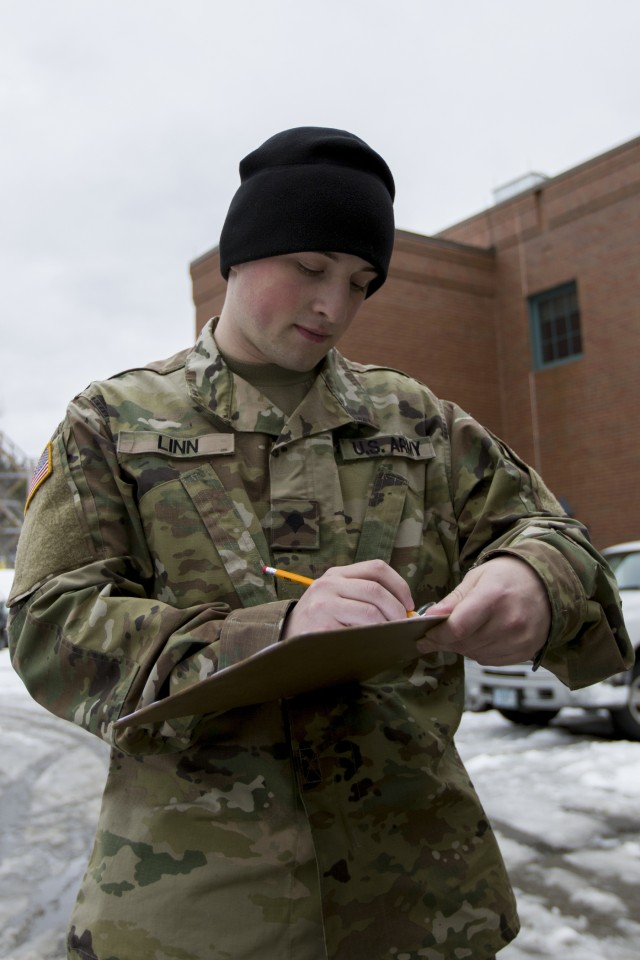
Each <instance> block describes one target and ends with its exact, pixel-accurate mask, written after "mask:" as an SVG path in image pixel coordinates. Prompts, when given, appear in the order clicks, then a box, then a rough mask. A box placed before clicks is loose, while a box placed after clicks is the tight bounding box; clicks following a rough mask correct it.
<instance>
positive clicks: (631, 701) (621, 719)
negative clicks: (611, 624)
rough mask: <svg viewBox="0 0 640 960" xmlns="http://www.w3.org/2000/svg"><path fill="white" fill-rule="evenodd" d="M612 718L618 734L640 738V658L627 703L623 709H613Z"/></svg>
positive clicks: (634, 738) (633, 738)
mask: <svg viewBox="0 0 640 960" xmlns="http://www.w3.org/2000/svg"><path fill="white" fill-rule="evenodd" d="M611 720H612V721H613V728H614V730H615V731H616V733H617V734H620V736H623V737H626V738H627V739H628V740H640V660H636V664H635V666H634V667H633V671H632V674H631V683H630V684H629V687H628V688H627V703H626V705H625V706H624V707H623V708H622V710H612V711H611Z"/></svg>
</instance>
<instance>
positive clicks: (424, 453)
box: [340, 435, 435, 460]
mask: <svg viewBox="0 0 640 960" xmlns="http://www.w3.org/2000/svg"><path fill="white" fill-rule="evenodd" d="M340 451H341V453H342V456H343V457H344V459H345V460H360V459H363V460H365V459H367V458H368V457H408V458H409V459H410V460H430V459H431V458H432V457H434V456H435V452H434V449H433V444H432V443H431V440H411V439H410V438H409V437H402V436H397V435H396V436H379V437H358V438H355V437H354V438H352V439H348V440H341V441H340Z"/></svg>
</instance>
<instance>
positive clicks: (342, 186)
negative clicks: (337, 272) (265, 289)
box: [219, 127, 395, 296]
mask: <svg viewBox="0 0 640 960" xmlns="http://www.w3.org/2000/svg"><path fill="white" fill-rule="evenodd" d="M240 181H241V183H240V187H239V188H238V191H237V193H236V194H235V196H234V198H233V200H232V201H231V206H230V207H229V212H228V213H227V217H226V220H225V222H224V225H223V227H222V233H221V235H220V245H219V249H220V271H221V273H222V276H223V277H224V278H225V280H226V279H227V277H228V276H229V270H230V268H231V267H233V266H235V264H237V263H246V262H247V261H248V260H261V259H262V258H263V257H274V256H278V255H279V254H283V253H299V252H302V251H304V250H313V251H320V252H326V253H332V252H333V253H348V254H351V255H353V256H356V257H361V258H362V259H363V260H366V261H367V262H368V263H370V264H371V265H372V266H373V267H375V269H376V271H377V276H376V277H374V279H373V280H372V281H371V283H370V284H369V286H368V289H367V296H371V294H372V293H375V291H376V290H377V289H378V288H379V287H381V286H382V284H383V283H384V281H385V280H386V278H387V271H388V269H389V261H390V259H391V251H392V249H393V241H394V219H393V199H394V196H395V185H394V182H393V177H392V175H391V171H390V170H389V167H388V166H387V164H386V163H385V161H384V160H383V159H382V157H381V156H380V155H379V154H377V153H376V152H375V150H372V149H371V147H370V146H368V144H366V143H365V142H364V140H360V138H359V137H356V136H354V134H352V133H348V132H347V131H346V130H334V129H332V128H330V127H295V128H294V129H292V130H284V131H283V132H282V133H277V134H275V136H273V137H270V138H269V140H266V141H265V143H263V144H262V146H260V147H258V148H257V150H254V151H253V152H252V153H250V154H248V155H247V156H246V157H245V158H244V160H241V161H240Z"/></svg>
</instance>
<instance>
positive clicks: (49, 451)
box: [24, 441, 53, 513]
mask: <svg viewBox="0 0 640 960" xmlns="http://www.w3.org/2000/svg"><path fill="white" fill-rule="evenodd" d="M52 459H53V448H52V446H51V441H49V443H48V444H47V445H46V447H45V448H44V450H43V451H42V454H41V456H40V459H39V460H38V462H37V463H36V465H35V469H34V471H33V476H32V477H31V480H30V481H29V486H28V487H27V502H26V503H25V505H24V512H25V513H26V512H27V508H28V507H29V504H30V503H31V501H32V500H33V497H34V494H35V492H36V490H37V489H38V488H39V487H41V486H42V484H43V483H44V482H45V480H46V479H47V477H50V476H51V474H52V473H53V463H52Z"/></svg>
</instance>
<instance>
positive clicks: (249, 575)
mask: <svg viewBox="0 0 640 960" xmlns="http://www.w3.org/2000/svg"><path fill="white" fill-rule="evenodd" d="M51 454H52V467H53V472H52V473H51V475H50V476H49V477H48V479H47V480H46V482H44V483H43V484H42V485H41V487H40V489H39V490H38V491H37V493H36V494H35V496H34V498H33V500H32V502H31V503H30V505H29V507H28V510H27V514H26V518H25V524H24V529H23V533H22V538H21V543H20V548H19V552H18V559H17V570H16V577H15V585H14V592H13V598H12V603H13V607H12V624H11V643H12V654H13V660H14V664H15V667H16V669H17V670H18V671H19V673H20V674H21V676H22V677H23V679H24V681H25V683H26V685H27V687H28V688H29V690H30V692H31V693H32V695H33V696H34V697H35V698H36V699H38V700H39V701H40V702H41V703H42V704H44V705H45V706H46V707H47V708H49V709H50V710H52V711H53V712H55V713H56V714H59V715H60V716H62V717H65V718H67V719H69V720H72V721H73V722H75V723H78V724H81V725H83V726H85V727H86V728H87V729H88V730H90V731H91V732H92V733H94V734H96V735H98V736H99V737H102V738H104V739H106V740H108V741H110V742H111V743H112V752H111V763H110V769H109V773H108V781H107V785H106V790H105V794H104V799H103V806H102V812H101V816H100V821H99V825H98V831H97V836H96V842H95V847H94V850H93V852H92V855H91V859H90V862H89V865H88V869H87V872H86V875H85V878H84V881H83V885H82V889H81V892H80V895H79V898H78V902H77V906H76V909H75V913H74V916H73V919H72V927H71V931H70V934H69V956H70V957H74V958H81V960H96V958H98V960H115V958H117V960H140V958H153V960H169V958H171V960H250V958H251V960H253V958H257V957H260V958H264V960H327V958H330V960H363V958H366V960H377V958H388V960H417V958H428V960H452V958H470V957H473V958H474V960H479V958H482V957H490V956H492V955H493V954H494V953H495V952H496V951H497V950H499V949H500V948H501V947H502V946H504V945H505V943H507V942H508V941H509V940H510V939H512V938H513V937H514V936H515V933H516V932H517V927H518V920H517V914H516V910H515V906H514V902H513V897H512V893H511V890H510V886H509V883H508V880H507V877H506V874H505V870H504V866H503V863H502V860H501V858H500V854H499V852H498V850H497V846H496V843H495V840H494V837H493V834H492V831H491V829H490V826H489V825H488V823H487V820H486V817H485V815H484V813H483V810H482V808H481V805H480V803H479V801H478V798H477V797H476V795H475V792H474V790H473V787H472V786H471V784H470V782H469V779H468V777H467V775H466V773H465V770H464V768H463V766H462V764H461V762H460V760H459V758H458V755H457V753H456V750H455V747H454V743H453V736H454V733H455V730H456V728H457V726H458V723H459V720H460V715H461V711H462V707H463V664H462V662H460V658H458V657H456V656H455V655H452V654H439V655H430V656H425V657H423V658H422V659H421V660H418V661H417V662H416V663H414V664H412V665H411V666H408V667H405V668H403V669H397V670H392V671H389V672H387V673H385V674H381V675H379V676H378V677H376V678H375V679H374V680H372V681H371V682H367V683H362V684H355V683H354V684H347V685H343V686H339V687H334V688H332V689H330V690H323V691H317V692H315V693H312V694H309V695H306V696H301V697H297V698H292V699H289V700H286V701H282V702H269V703H265V704H261V705H257V706H255V707H252V708H246V709H242V710H231V711H229V712H227V713H225V714H221V715H218V716H215V715H214V713H213V712H214V711H215V703H212V704H211V707H212V714H211V715H208V714H207V715H205V716H195V717H188V718H184V719H180V720H175V721H171V722H165V723H163V724H159V725H155V726H152V725H149V726H147V727H138V728H132V729H126V730H124V731H123V732H120V733H115V734H114V731H113V727H112V721H114V720H115V719H117V718H118V717H119V716H121V715H124V714H127V713H130V712H132V711H133V710H135V709H136V708H138V707H140V706H141V705H144V704H147V703H150V702H152V701H154V700H157V699H158V698H159V697H163V696H165V695H167V694H168V693H171V692H174V691H178V690H181V689H184V688H185V687H187V686H188V685H190V684H193V683H194V682H196V681H197V680H199V679H200V678H202V677H205V676H207V675H209V674H210V673H211V672H213V671H215V670H216V669H218V668H220V667H223V666H227V665H229V664H232V663H234V662H236V661H238V660H240V659H242V658H245V657H247V656H249V655H251V654H252V653H254V652H256V651H258V650H259V649H261V648H263V647H264V646H266V645H268V644H272V643H275V642H277V641H278V639H279V636H280V631H281V627H282V623H283V620H284V617H285V614H286V612H287V610H288V608H289V607H290V605H291V603H292V601H293V600H294V599H295V598H296V597H298V596H300V590H301V589H303V588H299V587H298V586H297V585H295V584H291V583H288V582H285V581H278V582H277V583H274V582H273V581H272V580H271V579H270V578H266V577H264V576H263V575H262V573H261V565H262V564H263V563H275V564H276V565H278V566H281V567H287V566H289V567H291V568H292V569H295V570H297V571H299V572H302V573H304V574H307V575H309V576H311V577H317V576H319V575H320V574H321V573H322V572H323V571H324V570H326V569H327V568H328V567H330V566H333V565H335V564H347V563H351V562H354V561H357V560H365V559H371V558H375V557H379V558H382V559H383V560H385V561H388V562H389V563H391V564H392V565H393V566H394V567H395V569H397V570H398V571H399V572H400V573H401V574H402V576H403V577H404V578H405V579H406V580H407V582H408V583H409V585H410V587H411V591H412V595H413V598H414V600H415V603H416V605H420V604H423V603H425V602H426V601H429V600H436V599H438V598H441V597H443V596H444V595H446V593H447V592H448V591H450V590H451V589H452V588H453V587H454V586H455V585H456V584H457V583H458V582H459V580H460V579H461V577H462V576H463V575H464V573H465V572H466V571H467V570H468V569H469V568H470V567H471V566H472V565H473V564H475V563H478V562H482V561H484V560H485V559H486V558H487V557H491V556H493V555H495V554H496V552H499V553H513V554H516V555H517V556H519V557H521V558H523V559H524V560H525V561H527V562H528V563H530V564H531V565H532V567H533V568H534V569H535V570H536V571H537V573H538V574H539V575H540V577H541V578H542V580H543V581H544V583H545V585H546V588H547V590H548V594H549V599H550V602H551V606H552V610H553V624H552V629H551V633H550V636H549V640H548V643H547V647H546V648H545V653H544V660H543V662H544V663H545V664H546V665H547V666H549V667H550V668H551V669H553V670H554V671H555V672H556V673H557V674H558V675H559V676H560V677H561V678H562V679H563V680H565V681H566V682H567V683H569V684H571V685H573V686H578V685H582V684H586V683H590V682H593V681H595V680H597V679H599V678H601V677H603V676H604V675H607V674H611V673H615V672H617V671H620V670H623V669H624V668H625V666H627V665H628V656H629V653H628V651H629V647H628V640H627V638H626V635H625V633H624V627H623V626H622V622H621V615H620V608H619V605H618V598H617V593H616V588H615V585H614V581H613V578H612V576H611V575H610V573H609V572H608V569H607V568H606V565H604V564H603V562H602V560H601V558H600V557H599V556H598V554H597V553H595V552H594V551H593V550H592V548H591V547H590V546H589V543H588V541H587V539H586V537H585V534H584V530H583V528H582V527H581V526H580V525H579V524H578V523H577V522H576V521H574V520H570V519H567V518H566V517H564V516H563V515H562V511H561V509H560V507H559V506H558V504H557V502H556V501H555V500H554V499H553V497H552V496H551V495H550V494H549V492H548V491H547V490H546V489H545V488H544V486H543V485H542V483H541V481H540V480H539V478H538V477H537V476H536V475H535V474H534V473H533V472H532V471H530V470H529V469H528V468H527V467H526V466H525V465H524V464H522V463H521V462H520V461H519V460H518V459H517V458H516V457H515V456H514V454H513V453H512V452H511V451H510V450H509V449H507V448H506V447H505V446H504V445H503V444H502V443H501V442H500V441H499V440H497V439H496V438H495V437H493V436H492V435H490V434H489V433H488V432H487V431H486V430H484V429H482V428H481V427H480V426H479V425H478V424H477V423H476V422H474V420H473V419H472V418H471V417H469V416H468V415H466V414H465V413H463V412H462V411H461V410H459V409H457V408H456V407H455V406H453V405H451V404H447V403H443V402H440V401H438V400H437V399H436V398H435V397H434V396H433V395H432V394H431V392H430V391H429V390H428V389H427V388H426V387H424V386H423V385H422V384H420V383H418V382H416V381H415V380H412V379H410V378H408V377H406V376H404V375H402V374H400V373H397V372H396V371H392V370H388V369H382V368H374V367H363V366H360V365H357V364H354V363H350V362H348V361H346V360H345V359H343V358H342V357H341V356H340V355H339V354H338V353H337V352H335V351H333V352H332V353H330V354H329V356H328V357H327V359H326V361H325V365H324V368H323V371H322V373H321V374H320V375H319V376H318V378H317V380H316V382H315V384H314V386H313V387H312V389H311V390H310V392H309V393H308V395H307V396H306V398H305V399H304V400H303V402H302V403H301V404H300V406H299V407H298V408H297V410H296V411H295V412H294V414H293V415H292V416H291V417H290V418H289V419H288V420H285V418H284V417H283V415H282V414H281V412H280V411H279V410H278V409H276V408H274V406H273V404H272V403H270V402H269V401H268V400H267V399H266V398H265V397H264V396H262V395H260V394H259V393H258V392H257V391H256V390H255V389H254V388H253V387H251V386H250V385H249V384H248V383H246V382H245V381H243V380H241V379H240V378H238V377H236V376H234V375H233V374H231V372H230V371H229V370H228V368H227V367H226V366H225V364H224V362H223V361H222V359H221V357H220V356H219V354H218V352H217V349H216V346H215V342H214V340H213V336H212V332H211V328H210V327H207V328H205V330H204V331H203V333H202V335H201V336H200V338H199V340H198V342H197V344H196V346H195V347H194V348H193V349H191V350H188V351H185V352H183V353H181V354H179V355H177V356H175V357H173V358H171V359H170V360H168V361H165V362H161V363H157V364H151V365H150V366H148V367H146V368H144V369H137V370H131V371H127V372H125V373H122V374H120V375H118V376H116V377H114V378H112V379H110V380H108V381H106V382H103V383H96V384H92V385H91V386H90V387H89V388H88V389H87V390H86V391H84V392H83V393H82V394H80V395H79V396H78V397H76V398H75V400H74V401H73V402H72V403H71V405H70V406H69V409H68V413H67V417H66V419H65V421H64V422H63V423H62V425H61V426H60V428H59V429H58V431H57V432H56V434H55V435H54V437H53V440H52V448H51Z"/></svg>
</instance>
